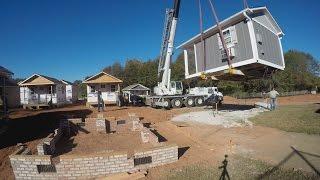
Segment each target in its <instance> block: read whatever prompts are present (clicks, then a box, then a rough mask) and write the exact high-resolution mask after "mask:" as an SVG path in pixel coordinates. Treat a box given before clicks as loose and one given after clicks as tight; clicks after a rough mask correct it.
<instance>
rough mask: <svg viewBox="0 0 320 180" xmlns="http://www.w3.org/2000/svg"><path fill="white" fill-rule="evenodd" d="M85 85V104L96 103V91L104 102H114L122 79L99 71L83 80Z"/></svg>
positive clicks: (116, 99)
mask: <svg viewBox="0 0 320 180" xmlns="http://www.w3.org/2000/svg"><path fill="white" fill-rule="evenodd" d="M83 83H84V84H86V85H87V106H91V105H97V104H98V93H101V97H102V99H103V102H104V103H105V104H116V103H117V101H118V95H119V92H120V84H121V83H122V80H120V79H118V78H116V77H114V76H111V75H110V74H108V73H106V72H100V73H98V74H96V75H94V76H91V77H89V78H88V79H86V80H84V81H83Z"/></svg>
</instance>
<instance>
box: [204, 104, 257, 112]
mask: <svg viewBox="0 0 320 180" xmlns="http://www.w3.org/2000/svg"><path fill="white" fill-rule="evenodd" d="M252 108H254V106H252V105H242V104H221V105H220V106H218V110H219V111H221V110H227V111H239V110H249V109H252ZM206 109H215V106H213V107H212V106H207V107H206Z"/></svg>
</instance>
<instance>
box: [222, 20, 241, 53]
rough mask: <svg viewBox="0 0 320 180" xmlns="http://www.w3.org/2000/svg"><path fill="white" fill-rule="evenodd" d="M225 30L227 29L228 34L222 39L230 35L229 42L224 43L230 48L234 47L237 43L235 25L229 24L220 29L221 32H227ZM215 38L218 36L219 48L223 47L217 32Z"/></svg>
mask: <svg viewBox="0 0 320 180" xmlns="http://www.w3.org/2000/svg"><path fill="white" fill-rule="evenodd" d="M227 31H229V35H228V36H226V37H224V40H226V39H227V38H229V37H230V39H231V42H230V43H226V46H227V48H231V47H234V46H235V45H236V44H237V43H238V37H237V32H236V28H235V25H234V26H230V27H228V28H226V29H224V30H222V34H223V33H224V32H227ZM217 38H218V45H219V49H223V46H222V42H221V39H220V34H219V33H218V34H217Z"/></svg>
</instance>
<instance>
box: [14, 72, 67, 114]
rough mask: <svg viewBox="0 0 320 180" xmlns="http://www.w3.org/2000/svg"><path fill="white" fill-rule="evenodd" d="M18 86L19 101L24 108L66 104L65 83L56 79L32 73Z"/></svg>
mask: <svg viewBox="0 0 320 180" xmlns="http://www.w3.org/2000/svg"><path fill="white" fill-rule="evenodd" d="M19 86H20V103H21V105H23V107H24V108H28V107H30V108H31V107H36V108H39V107H42V106H52V105H54V106H60V105H63V104H66V85H65V84H64V83H62V82H61V81H60V80H58V79H55V78H52V77H48V76H44V75H39V74H34V75H32V76H30V77H29V78H27V79H26V80H24V81H22V82H20V83H19Z"/></svg>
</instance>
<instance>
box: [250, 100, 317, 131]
mask: <svg viewBox="0 0 320 180" xmlns="http://www.w3.org/2000/svg"><path fill="white" fill-rule="evenodd" d="M249 120H250V121H252V122H253V123H254V124H255V125H261V126H268V127H272V128H277V129H281V130H284V131H289V132H298V133H307V134H320V104H308V105H288V106H280V107H278V109H276V110H275V111H268V112H263V113H261V114H259V115H258V116H255V117H253V118H251V119H249Z"/></svg>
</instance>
